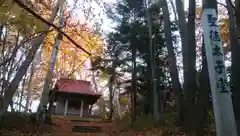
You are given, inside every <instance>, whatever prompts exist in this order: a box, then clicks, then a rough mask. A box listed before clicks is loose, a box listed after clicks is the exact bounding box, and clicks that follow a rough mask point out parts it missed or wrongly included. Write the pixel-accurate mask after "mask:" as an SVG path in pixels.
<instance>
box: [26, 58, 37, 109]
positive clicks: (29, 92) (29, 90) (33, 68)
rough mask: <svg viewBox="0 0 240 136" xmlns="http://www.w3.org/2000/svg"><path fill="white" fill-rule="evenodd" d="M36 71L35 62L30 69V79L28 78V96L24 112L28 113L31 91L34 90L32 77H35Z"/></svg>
mask: <svg viewBox="0 0 240 136" xmlns="http://www.w3.org/2000/svg"><path fill="white" fill-rule="evenodd" d="M34 72H35V64H34V62H33V63H32V66H31V69H30V75H29V80H28V87H27V98H26V105H25V109H24V112H25V113H27V112H28V108H29V107H30V98H31V94H32V93H31V92H32V86H31V84H32V78H33V74H34Z"/></svg>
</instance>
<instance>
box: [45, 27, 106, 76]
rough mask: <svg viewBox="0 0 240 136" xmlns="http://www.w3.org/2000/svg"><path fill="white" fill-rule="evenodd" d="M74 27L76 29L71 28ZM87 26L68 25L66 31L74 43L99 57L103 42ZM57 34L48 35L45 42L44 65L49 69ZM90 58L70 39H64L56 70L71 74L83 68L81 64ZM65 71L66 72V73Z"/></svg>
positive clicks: (54, 32)
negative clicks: (74, 42)
mask: <svg viewBox="0 0 240 136" xmlns="http://www.w3.org/2000/svg"><path fill="white" fill-rule="evenodd" d="M71 26H74V27H71ZM85 27H86V26H85V25H81V24H77V25H76V24H68V25H67V26H66V27H65V28H64V31H65V32H66V34H68V35H69V36H70V37H71V38H72V39H73V40H74V41H76V42H77V43H78V44H79V45H81V46H82V47H83V48H84V49H86V50H87V51H89V52H90V53H92V54H94V55H99V54H101V53H102V51H103V49H102V48H103V45H102V41H101V40H100V38H99V37H98V36H97V35H94V34H93V33H91V31H88V29H87V28H85ZM56 34H57V32H56V31H52V32H50V33H48V36H47V38H46V40H45V42H44V61H45V62H44V64H45V66H46V68H47V67H48V64H49V60H50V57H51V53H52V45H53V44H54V42H55V37H56ZM88 57H89V56H87V55H86V53H84V52H83V51H82V50H80V49H79V48H77V47H76V46H75V45H74V44H72V43H71V42H70V41H69V40H68V39H66V38H65V37H63V40H62V41H61V43H60V48H59V52H58V56H57V61H56V65H55V69H56V70H57V71H58V72H60V71H61V72H63V73H65V74H66V73H70V72H71V71H73V70H75V69H77V68H81V64H82V63H83V61H85V59H87V58H88ZM64 71H65V72H64ZM65 74H64V75H65Z"/></svg>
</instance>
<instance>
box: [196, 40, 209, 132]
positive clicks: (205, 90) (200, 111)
mask: <svg viewBox="0 0 240 136" xmlns="http://www.w3.org/2000/svg"><path fill="white" fill-rule="evenodd" d="M199 84H200V85H199V94H198V99H197V102H196V106H195V110H194V111H195V118H196V120H195V121H196V122H198V123H194V126H195V128H194V129H195V132H196V133H197V134H198V135H200V136H203V131H204V124H205V121H206V117H207V109H208V105H209V99H210V97H209V94H210V92H211V90H210V81H209V77H208V66H207V58H206V52H205V49H204V42H203V46H202V71H201V73H200V78H199Z"/></svg>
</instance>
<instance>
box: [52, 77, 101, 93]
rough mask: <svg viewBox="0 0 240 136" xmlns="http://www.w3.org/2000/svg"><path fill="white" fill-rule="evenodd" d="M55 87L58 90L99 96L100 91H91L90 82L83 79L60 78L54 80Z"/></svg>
mask: <svg viewBox="0 0 240 136" xmlns="http://www.w3.org/2000/svg"><path fill="white" fill-rule="evenodd" d="M55 88H57V91H58V92H66V93H77V94H86V95H96V96H101V94H100V93H95V92H93V91H92V86H91V83H90V82H88V81H84V80H73V79H68V78H60V79H59V80H58V81H57V82H56V85H55Z"/></svg>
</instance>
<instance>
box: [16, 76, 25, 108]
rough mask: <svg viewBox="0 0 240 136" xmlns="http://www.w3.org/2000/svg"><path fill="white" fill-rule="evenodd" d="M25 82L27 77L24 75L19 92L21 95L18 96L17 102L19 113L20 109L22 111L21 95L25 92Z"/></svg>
mask: <svg viewBox="0 0 240 136" xmlns="http://www.w3.org/2000/svg"><path fill="white" fill-rule="evenodd" d="M26 80H27V75H25V76H24V78H23V80H22V90H21V93H20V95H19V97H20V100H19V105H18V110H19V111H20V112H21V109H22V108H21V107H22V100H23V93H24V91H25V85H26Z"/></svg>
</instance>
